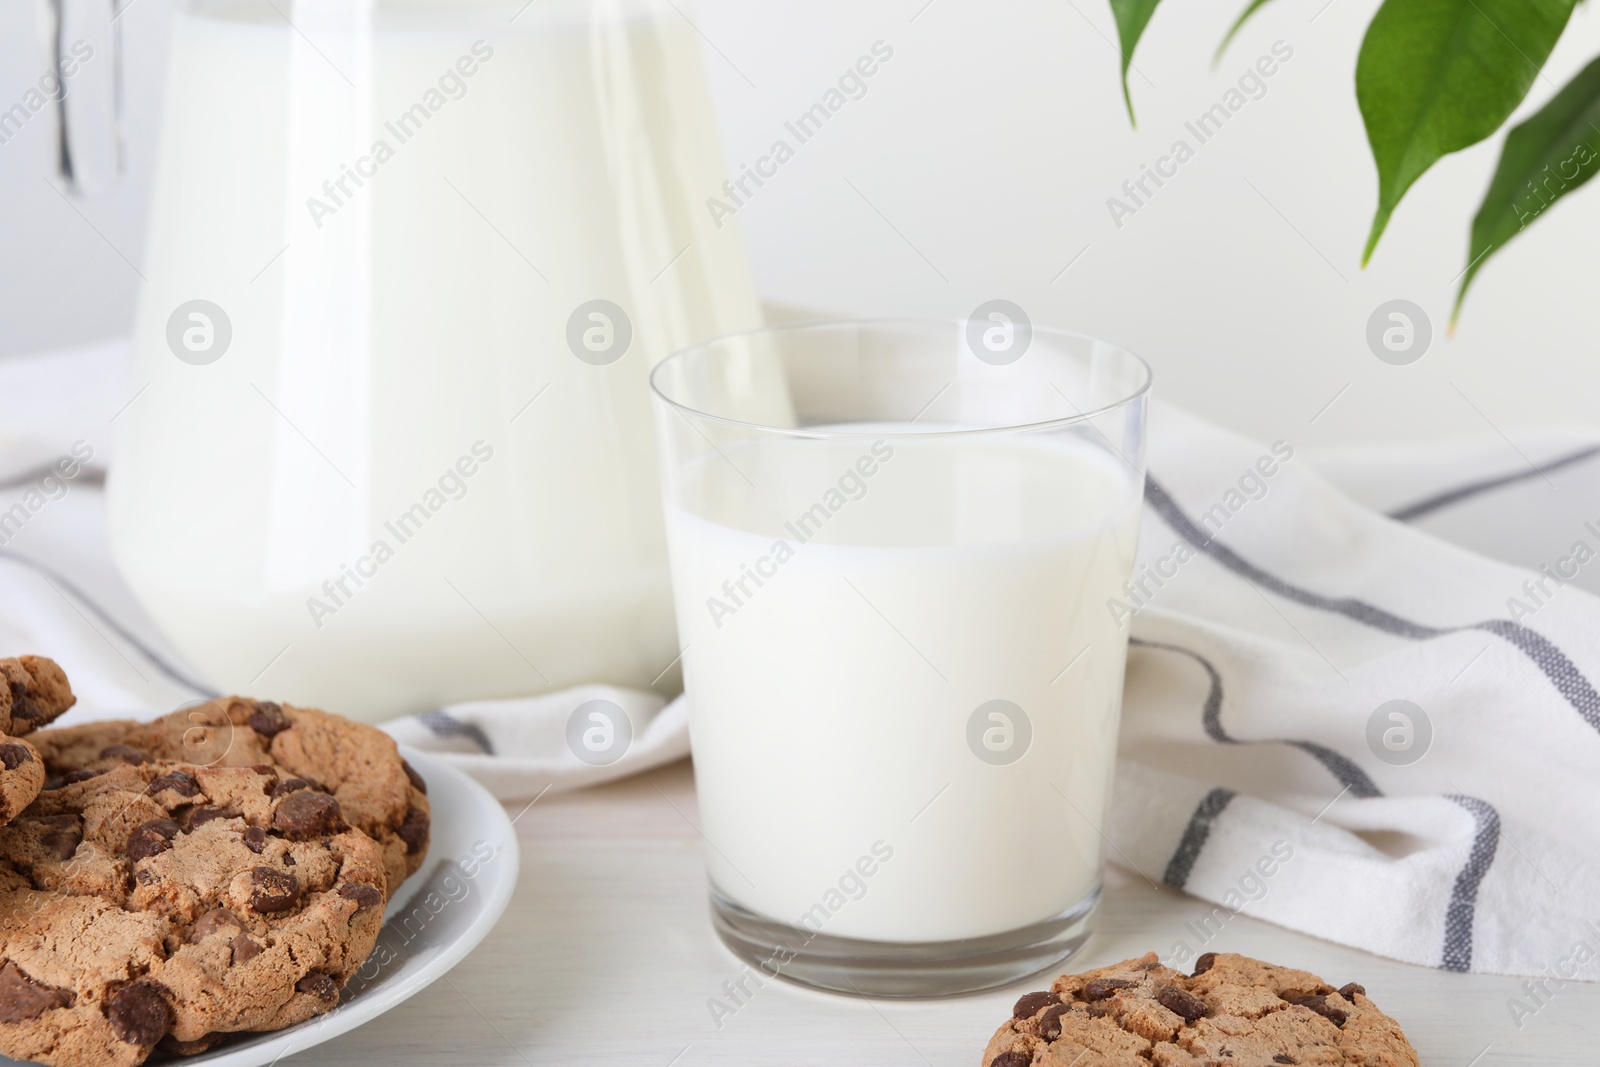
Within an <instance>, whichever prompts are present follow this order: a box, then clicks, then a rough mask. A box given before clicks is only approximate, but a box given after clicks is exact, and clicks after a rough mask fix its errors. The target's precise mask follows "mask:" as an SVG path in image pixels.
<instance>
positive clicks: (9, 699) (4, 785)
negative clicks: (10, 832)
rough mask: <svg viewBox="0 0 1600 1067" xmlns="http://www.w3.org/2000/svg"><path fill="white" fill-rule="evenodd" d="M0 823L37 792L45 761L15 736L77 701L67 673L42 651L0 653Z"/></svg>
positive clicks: (30, 746) (34, 727)
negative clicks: (1, 681) (2, 681)
mask: <svg viewBox="0 0 1600 1067" xmlns="http://www.w3.org/2000/svg"><path fill="white" fill-rule="evenodd" d="M0 675H3V676H4V679H5V684H4V685H3V686H0V825H4V824H5V823H8V822H10V821H11V820H12V819H14V818H16V816H17V813H18V812H20V811H21V810H22V809H23V808H25V807H27V806H28V804H29V803H30V802H31V801H32V800H33V798H34V797H36V796H38V795H39V789H40V787H41V786H43V785H44V780H45V767H44V762H43V761H42V760H41V759H40V758H39V752H38V750H37V749H35V748H34V747H33V746H32V745H30V744H29V743H28V742H26V741H19V740H18V738H19V737H20V736H21V735H23V734H27V733H32V732H33V731H34V730H35V729H37V728H38V727H40V726H43V725H45V724H46V723H48V722H50V721H52V720H54V719H55V718H56V717H57V716H58V715H60V714H61V713H62V712H64V711H66V710H67V709H68V708H70V707H72V705H73V704H74V703H75V702H76V698H75V697H74V696H73V695H72V687H71V686H70V685H68V684H67V676H66V675H65V674H64V673H62V670H61V668H60V667H58V666H56V664H55V661H54V660H48V659H45V658H44V657H43V656H18V657H17V658H15V659H0Z"/></svg>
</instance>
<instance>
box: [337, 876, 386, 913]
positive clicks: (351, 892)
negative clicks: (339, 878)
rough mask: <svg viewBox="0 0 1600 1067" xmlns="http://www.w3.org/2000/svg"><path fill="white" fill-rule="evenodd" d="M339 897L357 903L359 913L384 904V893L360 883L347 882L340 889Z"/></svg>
mask: <svg viewBox="0 0 1600 1067" xmlns="http://www.w3.org/2000/svg"><path fill="white" fill-rule="evenodd" d="M339 895H340V896H341V897H344V899H346V900H353V901H355V902H356V910H357V911H361V910H363V909H364V908H370V907H374V906H376V905H378V904H382V903H383V894H382V893H380V892H378V891H377V890H376V889H374V888H372V887H371V886H370V885H362V884H361V883H360V882H346V883H345V884H344V885H342V886H340V887H339Z"/></svg>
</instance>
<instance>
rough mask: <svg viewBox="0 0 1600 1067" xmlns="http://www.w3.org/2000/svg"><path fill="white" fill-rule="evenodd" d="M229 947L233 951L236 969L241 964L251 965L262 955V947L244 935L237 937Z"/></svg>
mask: <svg viewBox="0 0 1600 1067" xmlns="http://www.w3.org/2000/svg"><path fill="white" fill-rule="evenodd" d="M229 947H230V948H232V949H233V964H234V966H236V967H237V966H238V965H239V964H241V963H249V962H250V961H251V960H253V959H255V958H256V957H257V956H259V955H261V952H262V949H261V946H260V945H258V944H256V943H255V942H254V941H252V940H251V939H250V938H248V937H246V936H245V935H244V934H239V935H238V936H237V937H235V938H234V939H233V941H231V942H230V943H229Z"/></svg>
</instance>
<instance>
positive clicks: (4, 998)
mask: <svg viewBox="0 0 1600 1067" xmlns="http://www.w3.org/2000/svg"><path fill="white" fill-rule="evenodd" d="M76 999H77V998H76V997H75V996H73V994H72V992H71V991H70V990H67V989H57V988H55V987H54V986H48V985H45V984H44V983H43V982H35V981H34V980H33V979H32V978H30V977H28V976H27V975H26V974H24V973H23V972H22V968H20V967H18V966H17V965H16V964H15V963H10V962H7V963H6V965H5V966H4V967H0V1022H3V1023H22V1022H27V1021H28V1020H30V1019H37V1018H38V1017H39V1016H41V1015H43V1014H44V1013H45V1012H47V1011H50V1010H51V1009H52V1008H70V1007H71V1006H72V1002H73V1001H74V1000H76Z"/></svg>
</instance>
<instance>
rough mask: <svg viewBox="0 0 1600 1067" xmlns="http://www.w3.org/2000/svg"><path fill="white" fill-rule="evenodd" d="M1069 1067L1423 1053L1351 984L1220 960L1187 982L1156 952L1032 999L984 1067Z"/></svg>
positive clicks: (1403, 1064) (1231, 1065) (1237, 1066)
mask: <svg viewBox="0 0 1600 1067" xmlns="http://www.w3.org/2000/svg"><path fill="white" fill-rule="evenodd" d="M1072 1064H1078V1065H1079V1067H1123V1065H1127V1067H1151V1065H1154V1067H1281V1065H1285V1064H1302V1065H1317V1067H1336V1065H1350V1067H1354V1065H1360V1067H1417V1053H1416V1050H1414V1049H1413V1048H1412V1047H1411V1044H1410V1043H1409V1042H1408V1041H1406V1036H1405V1034H1404V1033H1402V1032H1401V1030H1400V1024H1399V1023H1397V1022H1395V1021H1394V1020H1393V1019H1391V1018H1389V1017H1388V1016H1387V1015H1385V1014H1383V1012H1381V1011H1379V1010H1378V1008H1377V1006H1376V1005H1375V1004H1373V1003H1372V1001H1370V1000H1368V999H1367V993H1366V990H1365V989H1363V988H1362V987H1361V986H1359V985H1357V984H1356V983H1354V982H1351V983H1350V984H1348V985H1346V986H1343V987H1342V988H1339V989H1334V987H1333V986H1331V985H1329V984H1328V983H1326V982H1324V981H1323V980H1322V979H1320V978H1318V977H1317V976H1316V975H1314V974H1310V973H1308V972H1306V971H1297V970H1293V969H1291V968H1288V967H1279V966H1277V965H1276V964H1271V963H1263V962H1261V961H1260V960H1253V959H1250V958H1249V957H1247V956H1237V955H1233V954H1231V953H1217V952H1207V953H1206V954H1205V955H1203V956H1201V957H1200V958H1199V959H1198V960H1197V961H1196V963H1195V969H1194V973H1193V974H1183V973H1182V972H1180V971H1174V970H1172V969H1171V968H1168V967H1164V966H1162V965H1161V962H1160V960H1159V959H1158V958H1157V957H1156V954H1155V953H1154V952H1151V953H1147V954H1146V955H1145V956H1143V957H1141V958H1140V959H1135V960H1124V961H1123V962H1121V963H1118V964H1115V965H1113V966H1110V967H1102V968H1101V969H1099V970H1097V971H1088V972H1086V973H1084V974H1072V975H1064V976H1062V977H1060V978H1057V979H1056V980H1055V982H1054V983H1053V984H1052V985H1051V987H1050V989H1049V990H1048V991H1041V992H1038V993H1028V994H1026V995H1024V996H1023V997H1022V998H1021V999H1020V1000H1018V1001H1017V1004H1016V1008H1015V1009H1014V1010H1013V1014H1012V1018H1011V1019H1010V1020H1009V1021H1008V1022H1007V1023H1006V1024H1005V1025H1004V1026H1002V1027H1000V1029H999V1030H997V1031H996V1032H995V1035H994V1037H993V1038H991V1039H990V1040H989V1046H988V1048H986V1049H985V1050H984V1053H983V1064H982V1067H1032V1065H1038V1067H1071V1065H1072Z"/></svg>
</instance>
